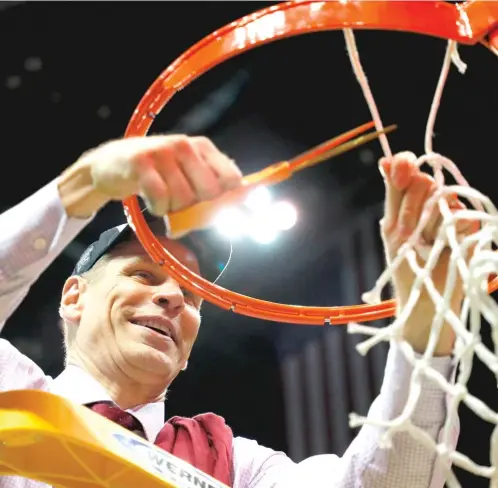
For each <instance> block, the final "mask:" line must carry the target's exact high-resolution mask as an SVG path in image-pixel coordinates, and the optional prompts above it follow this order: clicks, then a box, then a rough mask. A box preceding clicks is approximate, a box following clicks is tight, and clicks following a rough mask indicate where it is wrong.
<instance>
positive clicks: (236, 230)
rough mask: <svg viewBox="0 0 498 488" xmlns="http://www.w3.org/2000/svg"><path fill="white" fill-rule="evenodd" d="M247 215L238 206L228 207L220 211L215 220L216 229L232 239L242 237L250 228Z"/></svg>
mask: <svg viewBox="0 0 498 488" xmlns="http://www.w3.org/2000/svg"><path fill="white" fill-rule="evenodd" d="M247 220H248V219H247V215H246V213H245V212H242V210H240V209H238V208H233V207H232V208H227V209H225V210H223V211H222V212H220V214H219V215H218V217H217V218H216V221H215V224H214V225H215V227H216V230H217V231H218V232H219V233H220V234H221V235H223V236H224V237H228V238H230V239H237V238H240V237H242V236H243V235H244V234H245V233H246V232H247V229H248V221H247Z"/></svg>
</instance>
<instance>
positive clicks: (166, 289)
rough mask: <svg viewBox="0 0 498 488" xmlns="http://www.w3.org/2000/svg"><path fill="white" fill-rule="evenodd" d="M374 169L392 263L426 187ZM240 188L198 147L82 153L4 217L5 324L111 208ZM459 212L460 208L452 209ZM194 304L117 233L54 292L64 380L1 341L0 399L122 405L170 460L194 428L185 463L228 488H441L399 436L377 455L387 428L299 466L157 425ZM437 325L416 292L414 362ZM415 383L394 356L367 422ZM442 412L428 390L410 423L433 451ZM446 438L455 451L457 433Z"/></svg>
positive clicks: (159, 206)
mask: <svg viewBox="0 0 498 488" xmlns="http://www.w3.org/2000/svg"><path fill="white" fill-rule="evenodd" d="M380 169H381V173H382V174H383V177H384V181H385V184H386V208H385V216H384V219H383V221H382V226H381V228H382V234H383V238H384V245H385V251H386V256H387V259H388V260H390V259H392V258H393V256H394V255H395V253H396V252H397V250H398V249H399V246H400V245H401V244H402V243H403V242H404V240H405V239H406V237H407V236H408V235H410V232H411V231H412V230H413V229H414V227H415V225H416V223H417V222H418V220H419V218H420V215H421V211H422V208H423V204H424V202H425V201H426V200H427V198H428V197H429V196H430V195H431V193H432V191H433V190H434V182H433V181H432V179H431V178H430V177H429V176H428V175H426V174H424V173H421V172H420V170H419V169H418V168H417V167H416V166H415V165H414V163H413V155H410V154H409V153H404V154H400V155H398V156H396V157H394V158H391V159H383V160H381V162H380ZM240 181H241V173H240V171H239V170H238V168H237V167H236V166H235V164H234V163H233V161H231V160H230V159H228V158H227V157H226V156H225V155H223V154H222V153H221V152H220V151H219V150H218V149H217V148H216V147H215V146H214V145H213V144H212V143H211V142H210V141H209V140H207V139H205V138H196V137H193V138H189V137H186V136H154V137H148V138H133V139H126V140H119V141H112V142H110V143H107V144H104V145H102V146H100V147H98V148H96V149H94V150H92V151H89V152H87V153H86V154H84V155H83V156H82V157H81V158H80V160H79V161H77V162H76V163H75V164H73V165H72V166H71V167H69V168H68V169H67V170H66V171H65V172H64V173H63V174H62V175H61V176H60V177H59V178H58V179H56V180H55V181H54V182H52V183H50V184H49V185H47V186H46V187H44V188H43V189H41V190H40V191H39V192H37V193H36V194H34V195H33V196H31V197H30V198H28V199H27V200H25V201H24V202H22V203H21V204H19V205H18V206H16V207H14V208H12V209H11V210H9V211H8V212H6V213H4V214H3V215H1V216H0V228H1V229H2V234H1V237H0V266H1V268H0V271H1V274H0V323H2V324H3V323H4V322H5V321H6V320H7V318H8V317H9V315H10V314H11V313H12V312H13V311H14V310H15V309H16V307H17V306H18V305H19V304H20V302H21V301H22V299H23V297H24V296H25V295H26V293H27V292H28V290H29V287H30V286H31V285H32V284H33V283H34V282H35V281H36V279H37V278H38V276H39V275H40V274H41V273H42V272H43V270H44V269H46V268H47V266H49V264H50V263H51V262H52V261H53V259H54V258H55V257H56V256H57V255H58V254H59V253H60V252H61V250H62V249H63V248H64V246H66V245H67V244H68V243H69V242H70V241H71V240H72V239H73V238H74V237H75V236H76V235H77V234H78V232H80V230H81V229H82V228H83V227H84V226H85V225H87V223H88V222H89V221H90V219H91V218H92V216H93V215H94V214H95V213H96V212H97V211H98V210H99V209H100V208H101V207H102V206H103V205H105V204H106V203H107V202H108V201H110V200H121V199H123V198H125V197H128V196H130V195H132V194H139V195H142V196H143V197H144V199H145V200H146V201H147V202H148V206H149V208H150V209H151V211H152V212H153V213H154V214H156V215H164V214H165V213H167V212H169V211H171V210H178V209H181V208H184V207H185V206H188V205H190V204H192V203H194V202H196V201H200V200H204V199H208V198H212V197H214V196H216V195H218V194H220V193H222V192H223V191H225V190H227V189H229V188H233V187H234V186H237V185H239V184H240ZM459 205H460V204H458V203H457V202H454V205H453V206H454V207H456V208H458V207H459ZM438 224H439V219H438V216H437V215H434V216H433V218H432V219H431V221H430V223H429V225H428V226H427V228H426V229H425V233H424V237H425V239H426V240H427V241H429V242H430V241H431V239H432V238H433V237H434V235H435V233H436V232H437V228H438ZM461 230H462V231H468V229H467V228H465V229H464V228H462V229H461ZM162 243H163V244H164V246H166V247H167V248H168V249H169V250H170V251H171V252H172V253H173V254H174V255H175V256H176V257H177V258H178V259H179V260H180V261H182V262H183V263H185V264H186V265H187V266H189V267H190V268H191V269H193V270H195V271H198V270H199V268H200V269H201V272H202V268H203V263H202V262H199V259H198V257H197V256H196V254H195V252H194V250H193V248H190V247H188V246H189V244H188V241H172V240H168V239H167V238H162ZM447 264H448V256H447V254H444V255H443V257H442V258H441V260H440V262H439V263H438V264H437V266H436V268H435V269H434V271H433V276H432V278H433V280H434V281H435V283H436V284H437V286H439V287H440V288H441V287H442V286H443V284H444V278H445V276H446V271H447ZM412 284H413V274H412V272H411V271H410V269H409V267H408V265H403V266H401V267H400V268H399V269H398V270H397V271H396V273H395V276H394V280H393V285H394V289H395V293H396V296H397V298H398V303H399V306H400V307H403V306H404V304H405V303H406V300H407V298H408V295H409V291H410V289H411V287H412ZM461 301H462V290H461V287H460V288H459V289H458V290H457V292H456V293H455V295H454V297H453V300H452V306H453V308H454V310H455V311H456V312H458V310H459V307H460V305H461ZM200 306H201V301H200V300H199V298H198V297H197V296H195V295H193V294H191V293H190V292H188V291H187V290H183V289H181V288H180V286H179V285H178V283H176V282H175V281H174V280H173V279H171V278H170V277H169V276H168V275H167V274H166V273H165V272H164V270H162V269H161V268H160V267H158V266H156V265H155V264H154V263H152V261H150V260H149V259H148V257H147V255H146V254H145V253H144V251H143V249H142V247H141V246H140V244H139V243H138V242H137V241H136V240H135V239H133V237H132V234H131V233H130V232H129V230H128V231H127V230H126V229H125V230H122V229H114V230H111V231H109V232H108V233H107V234H105V235H102V236H101V237H100V239H99V241H98V242H97V243H95V244H94V245H93V246H92V247H91V248H90V249H89V251H88V252H87V253H85V254H84V256H83V257H82V259H81V260H80V262H79V263H78V265H77V268H76V270H75V274H74V275H73V276H71V277H69V278H68V279H67V281H66V283H65V285H64V289H63V291H62V298H61V305H60V314H61V317H62V318H63V320H64V323H65V328H66V334H65V340H66V346H67V358H68V360H67V367H66V369H65V370H64V372H63V373H62V374H61V375H60V376H59V377H58V378H56V379H55V380H52V379H51V378H48V377H46V376H45V375H44V374H43V372H42V371H41V370H40V369H39V368H38V367H37V366H36V365H35V364H33V362H32V361H31V360H29V359H28V358H27V357H25V356H23V355H22V354H21V353H20V352H19V351H17V350H16V349H15V348H14V347H13V346H12V345H10V344H9V343H8V342H7V341H5V340H1V341H0V364H1V368H0V390H2V391H6V390H12V389H24V388H36V389H43V390H48V391H51V392H53V393H56V394H59V395H61V396H65V397H67V398H69V399H71V400H72V401H75V402H78V403H81V404H84V405H88V406H90V407H92V408H93V407H94V405H96V404H100V403H101V402H107V403H105V404H106V405H109V404H112V405H111V406H112V407H113V408H115V409H116V410H119V409H118V408H117V407H120V408H121V409H123V410H126V411H128V412H131V413H132V414H134V418H135V420H138V421H139V424H141V425H140V427H139V428H140V429H142V430H143V431H144V435H145V436H146V437H147V439H148V440H149V441H151V442H154V441H156V443H157V444H158V445H160V446H161V447H163V448H164V449H167V450H169V451H170V452H172V453H173V454H175V453H176V454H178V452H179V450H178V449H177V447H178V446H175V442H176V441H175V439H177V437H175V436H174V435H170V434H171V432H173V430H174V429H178V428H183V429H184V430H183V431H182V432H190V433H192V432H193V431H194V430H195V429H191V427H192V426H194V427H196V428H197V427H198V426H199V425H200V426H201V427H200V429H201V430H202V431H203V432H207V437H206V436H205V435H204V433H203V434H202V435H203V436H204V437H202V439H200V440H199V442H198V443H197V442H192V441H188V442H191V444H189V446H188V449H183V451H182V449H180V451H182V452H183V457H184V458H186V459H188V460H189V461H190V462H191V463H192V464H194V465H196V466H197V467H199V468H200V469H203V470H207V471H208V472H209V473H208V474H212V475H213V476H214V477H216V478H218V479H220V480H222V481H224V482H226V483H227V484H229V485H231V486H233V487H234V488H270V487H279V488H280V487H282V488H284V487H287V486H292V485H293V484H295V483H297V486H322V485H323V486H327V487H338V488H339V487H340V488H346V487H362V488H367V487H368V488H398V487H399V486H409V487H410V488H427V487H431V488H439V487H443V485H444V479H443V474H444V471H443V469H444V467H443V466H441V465H440V464H439V463H438V462H436V456H435V455H434V454H433V453H432V452H430V451H428V450H426V449H425V448H424V447H422V446H421V445H420V444H419V443H418V442H417V441H415V440H414V439H412V438H411V437H410V436H409V435H408V434H406V433H402V434H398V435H397V436H395V438H394V447H393V449H390V450H384V449H382V448H380V447H379V438H380V435H381V433H382V430H381V429H379V428H374V427H364V428H363V429H362V430H361V431H360V433H359V435H358V436H357V438H356V439H355V440H354V441H353V443H352V444H351V446H350V447H349V449H348V450H347V451H346V453H345V454H344V456H342V458H338V457H337V456H335V455H321V456H314V457H312V458H309V459H307V460H305V461H303V462H301V463H299V464H295V463H293V462H292V461H291V460H290V459H289V458H288V457H286V455H285V454H283V453H278V452H274V451H272V450H271V449H268V448H265V447H263V446H260V445H259V444H257V442H255V441H252V440H248V439H244V438H240V437H234V438H232V435H231V431H230V430H229V428H228V427H226V426H225V424H224V422H223V419H220V418H219V417H216V416H213V415H211V416H210V415H209V414H208V415H207V416H206V417H203V418H202V419H176V420H174V421H172V422H168V423H167V424H166V426H165V427H163V418H164V410H163V409H164V402H163V400H164V398H165V392H166V390H167V388H168V387H169V385H170V384H171V382H172V381H173V380H174V378H175V377H176V376H177V375H178V374H179V372H180V371H181V370H182V369H184V368H185V367H186V365H187V361H188V358H189V355H190V351H191V349H192V346H193V344H194V342H195V339H196V336H197V332H198V330H199V326H200V313H199V309H200ZM433 315H434V307H433V304H432V301H431V300H430V299H429V297H427V296H426V295H425V294H422V296H421V297H420V299H419V301H418V304H417V306H416V307H415V309H414V311H413V313H412V314H411V316H410V319H409V320H408V322H407V324H406V327H405V329H404V338H405V340H406V341H408V343H409V344H410V345H411V346H412V347H413V349H414V350H415V351H416V352H417V353H421V352H423V351H424V349H425V347H426V345H427V341H428V337H429V331H430V326H431V320H432V317H433ZM454 340H455V337H454V334H453V331H452V329H451V328H450V327H449V326H445V327H444V328H443V331H442V333H441V336H440V339H439V342H438V345H437V348H436V355H437V356H438V357H436V358H434V360H433V362H432V366H433V367H434V368H435V369H437V370H438V371H439V372H441V374H443V375H444V376H445V377H446V378H450V377H451V375H452V374H453V365H452V361H451V358H450V355H451V352H452V348H453V344H454ZM411 371H412V368H411V366H410V365H409V364H408V363H407V362H406V360H405V359H404V357H403V355H402V354H401V353H400V351H399V349H398V347H397V346H396V345H395V344H393V345H392V346H391V350H390V353H389V357H388V361H387V366H386V372H385V378H384V383H383V387H382V390H381V393H380V395H379V397H378V398H377V399H376V400H375V402H374V404H373V405H372V408H371V411H370V415H372V416H375V417H380V418H383V419H392V418H394V417H396V416H397V415H399V414H400V413H401V411H402V409H403V407H404V405H405V401H406V398H407V395H408V391H407V390H408V387H409V379H410V375H411ZM445 404H446V399H445V395H444V393H443V392H441V391H440V390H439V389H438V388H437V387H436V386H434V385H433V384H431V383H430V382H429V381H427V380H424V381H423V385H422V394H421V399H420V401H419V403H418V406H417V408H416V411H415V413H414V416H413V419H412V420H413V422H414V423H415V425H417V426H419V427H420V428H422V429H424V430H425V431H426V432H427V433H429V434H430V435H431V437H432V438H433V439H435V440H436V439H437V438H438V435H439V433H440V431H441V428H442V425H443V423H444V421H445V418H446V407H445ZM210 422H211V424H210ZM180 424H181V426H180ZM201 424H202V425H201ZM208 424H210V425H211V426H209V425H208ZM172 429H173V430H172ZM189 429H190V430H189ZM203 429H204V430H203ZM210 429H211V430H210ZM452 432H453V441H454V443H455V444H456V441H457V436H458V425H454V426H453V430H452ZM158 433H159V434H158ZM192 435H194V434H192ZM156 436H157V439H156ZM206 439H207V441H208V442H206V446H207V447H206V451H205V453H201V454H199V453H197V457H196V455H193V457H189V455H190V454H185V451H189V450H190V451H192V452H194V451H195V449H196V446H197V447H198V446H199V445H200V444H201V443H202V442H204V441H205V440H206ZM194 441H195V439H194ZM185 442H187V441H185ZM213 446H214V448H213ZM223 447H226V449H225V451H226V452H225V451H224V450H223ZM207 458H209V459H208V460H207ZM206 460H207V461H209V462H207V461H206ZM227 478H228V479H227ZM40 486H43V485H41V484H40V483H37V482H33V481H27V480H22V479H20V478H6V477H4V478H2V479H0V487H4V488H6V487H9V488H35V487H40Z"/></svg>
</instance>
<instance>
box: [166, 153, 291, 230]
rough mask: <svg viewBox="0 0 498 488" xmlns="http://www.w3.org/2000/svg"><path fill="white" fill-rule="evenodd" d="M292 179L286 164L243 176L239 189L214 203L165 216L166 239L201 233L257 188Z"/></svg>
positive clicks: (211, 201)
mask: <svg viewBox="0 0 498 488" xmlns="http://www.w3.org/2000/svg"><path fill="white" fill-rule="evenodd" d="M291 176H292V171H291V168H290V164H289V163H288V162H287V161H284V162H282V163H276V164H272V165H271V166H268V167H267V168H265V169H262V170H261V171H258V172H257V173H252V174H250V175H247V176H245V177H244V178H243V180H242V186H240V187H238V188H236V189H235V190H231V191H228V192H225V193H223V195H220V196H219V197H217V198H215V199H214V200H207V201H204V202H199V203H196V204H195V205H192V206H190V207H187V208H185V209H183V210H178V211H177V212H170V213H169V214H168V235H169V237H173V238H175V237H181V236H183V235H185V234H187V233H188V232H190V231H192V230H199V229H204V228H206V227H208V226H210V225H212V224H213V222H214V221H215V219H216V217H217V215H218V214H219V212H220V211H221V210H222V209H223V208H225V207H227V206H229V205H234V204H237V203H239V202H241V201H243V200H244V199H245V198H246V197H247V196H248V194H249V193H250V192H251V191H252V190H254V188H256V187H257V186H260V185H266V186H268V185H274V184H276V183H280V182H282V181H285V180H286V179H288V178H290V177H291Z"/></svg>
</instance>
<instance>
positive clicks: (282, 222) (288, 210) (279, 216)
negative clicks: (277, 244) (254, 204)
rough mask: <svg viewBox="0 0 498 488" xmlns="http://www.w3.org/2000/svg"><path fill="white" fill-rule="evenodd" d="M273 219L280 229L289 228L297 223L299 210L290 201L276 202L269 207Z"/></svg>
mask: <svg viewBox="0 0 498 488" xmlns="http://www.w3.org/2000/svg"><path fill="white" fill-rule="evenodd" d="M269 211H270V214H271V220H272V221H273V223H274V225H275V226H276V227H277V229H279V230H289V229H292V227H294V226H295V225H296V222H297V210H296V207H294V205H292V204H291V203H289V202H276V203H274V204H273V205H272V206H271V208H270V209H269Z"/></svg>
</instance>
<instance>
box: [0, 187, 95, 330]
mask: <svg viewBox="0 0 498 488" xmlns="http://www.w3.org/2000/svg"><path fill="white" fill-rule="evenodd" d="M91 220H92V219H91V218H89V219H72V218H69V217H68V216H67V214H66V211H65V209H64V206H63V205H62V202H61V200H60V197H59V191H58V187H57V180H53V181H52V182H50V183H49V184H47V185H46V186H44V187H43V188H42V189H41V190H39V191H37V192H36V193H34V194H33V195H31V196H30V197H28V198H27V199H25V200H23V201H22V202H21V203H19V204H18V205H16V206H15V207H12V208H11V209H9V210H7V211H6V212H4V213H3V214H1V215H0V229H2V232H0V331H1V329H2V328H3V326H4V325H5V322H6V320H7V319H8V318H9V317H10V316H11V315H12V313H13V312H14V311H15V310H16V308H17V307H18V306H19V304H20V303H21V302H22V300H23V299H24V297H25V296H26V295H27V293H28V291H29V289H30V287H31V285H33V283H35V282H36V280H37V279H38V277H39V276H40V275H41V274H42V273H43V271H45V269H47V268H48V266H49V265H50V264H51V263H52V262H53V261H54V259H55V258H56V257H57V256H58V255H59V254H60V253H61V252H62V250H63V249H64V248H65V247H66V246H67V245H68V244H69V243H70V242H71V241H72V240H73V239H74V238H75V237H76V235H78V234H79V232H81V230H82V229H83V228H84V227H85V226H86V225H87V224H88V223H89V222H90V221H91Z"/></svg>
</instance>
